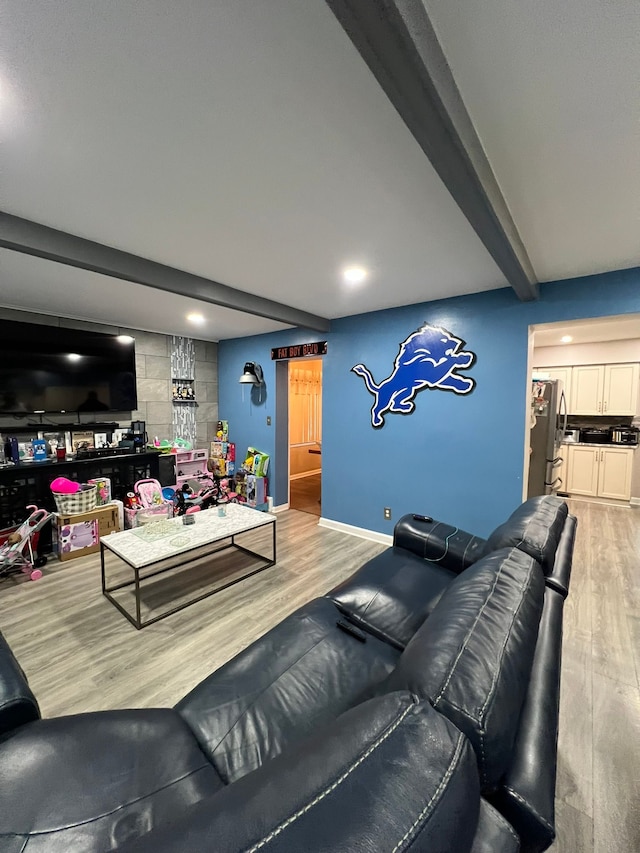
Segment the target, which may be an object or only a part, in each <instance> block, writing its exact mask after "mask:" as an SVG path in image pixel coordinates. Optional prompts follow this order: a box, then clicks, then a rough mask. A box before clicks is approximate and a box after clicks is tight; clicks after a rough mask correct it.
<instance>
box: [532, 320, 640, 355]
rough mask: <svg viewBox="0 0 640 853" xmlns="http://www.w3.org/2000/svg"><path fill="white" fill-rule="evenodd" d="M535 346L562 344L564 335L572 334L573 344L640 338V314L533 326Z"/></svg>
mask: <svg viewBox="0 0 640 853" xmlns="http://www.w3.org/2000/svg"><path fill="white" fill-rule="evenodd" d="M533 329H534V332H535V338H534V342H535V346H536V348H537V347H554V346H560V345H562V341H561V340H560V339H561V338H562V336H563V335H571V337H572V338H573V340H572V341H570V343H572V344H591V343H601V342H603V341H625V340H634V339H635V340H638V339H640V314H625V315H622V316H619V317H602V318H595V319H593V320H574V321H571V322H568V323H544V324H540V325H538V326H534V327H533Z"/></svg>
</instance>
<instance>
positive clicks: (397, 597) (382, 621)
mask: <svg viewBox="0 0 640 853" xmlns="http://www.w3.org/2000/svg"><path fill="white" fill-rule="evenodd" d="M455 577H456V575H455V574H454V573H453V572H450V571H449V570H448V569H443V568H442V567H441V566H438V565H436V564H435V563H429V562H428V561H426V560H424V559H422V558H421V557H417V556H416V555H415V554H412V553H411V552H410V551H406V550H405V549H404V548H389V549H388V550H386V551H383V552H382V554H378V556H377V557H374V558H373V559H372V560H369V562H368V563H365V564H364V566H362V568H360V569H358V571H357V572H356V573H355V574H354V575H352V576H351V577H350V578H349V579H348V580H346V581H344V583H341V584H340V585H339V586H337V587H335V588H334V589H333V590H331V592H329V593H327V597H328V598H331V600H332V601H335V603H336V604H337V605H338V607H339V608H340V609H341V610H342V611H343V612H344V613H348V614H349V616H350V617H351V618H352V619H353V620H354V621H355V622H358V624H360V625H362V627H363V628H364V629H365V630H367V631H370V632H372V633H374V634H377V635H378V636H379V637H381V638H382V639H384V640H386V641H387V642H389V643H392V644H393V645H395V646H397V647H398V648H400V649H403V648H404V647H405V646H406V645H407V643H408V642H409V640H410V639H411V637H413V635H414V634H415V632H416V631H417V630H418V628H419V627H420V626H421V625H422V623H423V622H424V620H425V619H426V618H427V616H428V615H429V613H431V611H432V610H433V608H434V607H435V606H436V604H437V603H438V601H439V600H440V596H441V595H442V593H443V592H444V591H445V589H446V588H447V587H448V586H449V584H450V583H451V581H452V580H453V579H454V578H455Z"/></svg>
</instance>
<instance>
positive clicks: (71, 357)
mask: <svg viewBox="0 0 640 853" xmlns="http://www.w3.org/2000/svg"><path fill="white" fill-rule="evenodd" d="M67 358H68V359H69V361H80V359H81V358H82V356H81V355H78V353H77V352H70V353H69V354H68V356H67Z"/></svg>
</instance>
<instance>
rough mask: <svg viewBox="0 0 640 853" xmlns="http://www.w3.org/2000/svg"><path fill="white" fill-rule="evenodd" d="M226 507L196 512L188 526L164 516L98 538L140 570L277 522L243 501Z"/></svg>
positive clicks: (180, 518) (178, 519) (179, 519)
mask: <svg viewBox="0 0 640 853" xmlns="http://www.w3.org/2000/svg"><path fill="white" fill-rule="evenodd" d="M225 510H226V515H225V516H223V517H220V516H219V515H218V507H213V508H212V509H206V510H203V511H202V512H195V513H193V515H192V516H191V517H192V518H195V523H194V524H188V525H187V524H183V522H182V517H178V518H164V519H162V520H161V521H156V522H154V523H153V524H145V525H144V527H136V528H134V529H133V530H123V531H121V532H120V533H112V534H110V535H109V536H105V537H103V538H102V539H101V540H100V541H101V542H102V544H103V545H104V546H105V547H106V548H108V549H109V550H110V551H113V552H114V553H115V554H118V556H119V557H122V559H123V560H125V561H126V562H127V563H128V564H129V565H130V566H132V567H133V568H136V569H140V568H142V567H143V566H150V565H151V564H152V563H157V562H160V560H166V559H168V558H169V557H175V556H176V555H178V554H182V553H184V552H186V551H191V550H193V549H194V548H199V547H201V546H203V545H210V544H212V543H214V542H218V541H220V540H222V539H228V538H229V537H230V536H233V535H234V534H236V533H244V532H246V531H248V530H254V529H255V528H257V527H263V526H264V525H266V524H275V521H276V520H275V517H274V516H273V515H270V514H269V513H267V512H260V511H259V510H256V509H250V508H249V507H247V506H243V505H242V504H226V505H225Z"/></svg>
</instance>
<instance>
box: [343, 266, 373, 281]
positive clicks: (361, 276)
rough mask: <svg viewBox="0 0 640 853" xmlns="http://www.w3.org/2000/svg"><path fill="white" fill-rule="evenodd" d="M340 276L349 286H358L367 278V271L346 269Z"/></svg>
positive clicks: (353, 268) (352, 268) (355, 268)
mask: <svg viewBox="0 0 640 853" xmlns="http://www.w3.org/2000/svg"><path fill="white" fill-rule="evenodd" d="M342 274H343V276H344V280H345V281H348V282H349V284H360V282H362V281H364V280H365V278H366V277H367V271H366V270H365V269H364V268H363V267H347V268H346V269H345V270H344V272H343V273H342Z"/></svg>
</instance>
